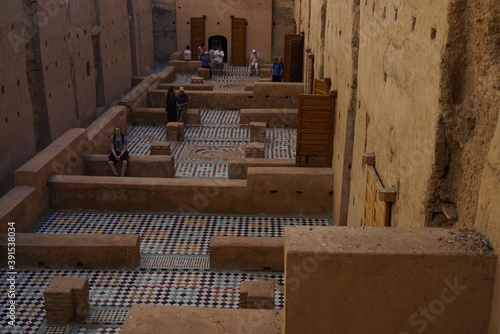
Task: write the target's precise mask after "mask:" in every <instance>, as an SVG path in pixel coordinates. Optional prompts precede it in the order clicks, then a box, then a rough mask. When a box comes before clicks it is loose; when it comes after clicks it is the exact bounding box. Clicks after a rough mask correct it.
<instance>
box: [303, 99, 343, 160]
mask: <svg viewBox="0 0 500 334" xmlns="http://www.w3.org/2000/svg"><path fill="white" fill-rule="evenodd" d="M336 98H337V92H336V91H333V92H331V93H330V95H299V111H298V124H297V154H296V158H295V165H296V166H297V167H331V166H332V157H333V129H334V126H335V101H336Z"/></svg>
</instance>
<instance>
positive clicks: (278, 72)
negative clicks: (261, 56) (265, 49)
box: [273, 57, 283, 82]
mask: <svg viewBox="0 0 500 334" xmlns="http://www.w3.org/2000/svg"><path fill="white" fill-rule="evenodd" d="M273 60H274V63H273V82H281V78H282V76H283V65H282V64H281V63H280V62H279V61H278V57H274V58H273Z"/></svg>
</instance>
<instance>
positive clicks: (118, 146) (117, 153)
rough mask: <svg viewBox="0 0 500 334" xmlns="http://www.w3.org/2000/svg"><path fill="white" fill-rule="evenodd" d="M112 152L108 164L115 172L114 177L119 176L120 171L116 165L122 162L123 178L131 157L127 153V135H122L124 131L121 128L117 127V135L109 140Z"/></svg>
mask: <svg viewBox="0 0 500 334" xmlns="http://www.w3.org/2000/svg"><path fill="white" fill-rule="evenodd" d="M109 143H110V150H111V153H109V156H108V160H109V161H108V164H109V167H110V168H111V171H112V172H113V175H115V176H118V171H117V170H116V166H115V164H116V163H117V162H118V160H120V161H121V162H122V173H121V175H122V176H125V172H126V171H127V164H128V160H129V158H130V157H129V155H128V151H127V145H128V140H127V138H126V137H125V135H123V134H122V129H121V128H120V127H119V126H115V134H114V135H112V136H111V137H110V138H109Z"/></svg>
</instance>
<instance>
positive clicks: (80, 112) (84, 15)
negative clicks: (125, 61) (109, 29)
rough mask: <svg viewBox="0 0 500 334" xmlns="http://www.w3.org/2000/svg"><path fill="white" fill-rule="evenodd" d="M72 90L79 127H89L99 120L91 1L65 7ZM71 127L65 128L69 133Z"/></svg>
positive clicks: (77, 1)
mask: <svg viewBox="0 0 500 334" xmlns="http://www.w3.org/2000/svg"><path fill="white" fill-rule="evenodd" d="M66 13H67V16H68V40H69V54H68V58H69V61H70V71H71V81H72V82H71V88H72V90H73V95H72V97H73V101H74V105H75V114H76V117H77V126H78V127H86V126H87V125H89V124H90V123H92V121H94V120H95V118H96V103H97V102H96V90H95V67H94V53H93V45H92V23H93V19H94V18H93V16H92V15H91V6H90V3H89V1H80V0H71V1H69V2H68V6H67V7H66ZM67 129H69V127H67V128H66V130H67Z"/></svg>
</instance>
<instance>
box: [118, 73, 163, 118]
mask: <svg viewBox="0 0 500 334" xmlns="http://www.w3.org/2000/svg"><path fill="white" fill-rule="evenodd" d="M159 84H160V78H159V77H158V75H156V74H151V75H148V76H147V77H146V78H145V79H144V80H143V81H142V82H141V83H140V84H138V85H137V86H135V87H134V88H132V90H131V91H130V92H129V93H128V94H127V95H125V96H124V97H123V98H122V99H121V100H120V105H122V106H126V107H127V108H128V109H129V110H130V111H134V109H135V108H141V107H148V90H150V89H156V88H157V87H158V85H159Z"/></svg>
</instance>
